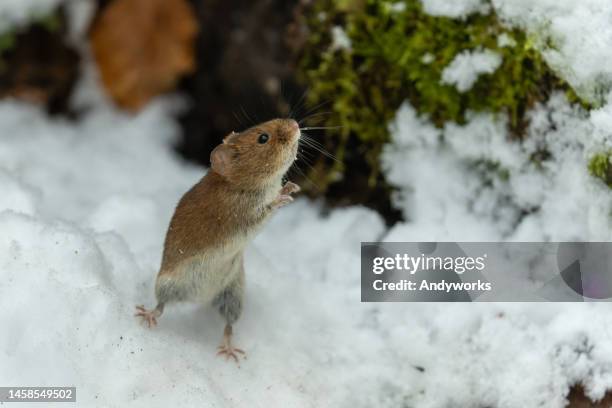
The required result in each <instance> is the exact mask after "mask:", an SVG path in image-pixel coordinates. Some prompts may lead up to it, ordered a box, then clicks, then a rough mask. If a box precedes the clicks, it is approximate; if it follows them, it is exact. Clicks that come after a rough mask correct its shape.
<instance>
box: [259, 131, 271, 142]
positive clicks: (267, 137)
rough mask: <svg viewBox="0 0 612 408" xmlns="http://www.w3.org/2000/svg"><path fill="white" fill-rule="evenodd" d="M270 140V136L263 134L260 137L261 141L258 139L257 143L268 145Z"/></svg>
mask: <svg viewBox="0 0 612 408" xmlns="http://www.w3.org/2000/svg"><path fill="white" fill-rule="evenodd" d="M269 139H270V135H268V134H267V133H262V134H261V135H259V139H257V142H258V143H259V144H264V143H266V142H267V141H268V140H269Z"/></svg>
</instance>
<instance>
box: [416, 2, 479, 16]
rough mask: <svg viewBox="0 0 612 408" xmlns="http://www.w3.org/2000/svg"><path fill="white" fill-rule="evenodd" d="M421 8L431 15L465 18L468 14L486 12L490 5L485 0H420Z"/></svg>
mask: <svg viewBox="0 0 612 408" xmlns="http://www.w3.org/2000/svg"><path fill="white" fill-rule="evenodd" d="M421 3H422V4H423V9H424V10H425V12H426V13H427V14H430V15H432V16H444V17H451V18H465V17H467V16H468V15H470V14H474V13H482V14H486V13H487V12H488V11H489V9H490V7H489V3H488V2H487V1H485V0H421Z"/></svg>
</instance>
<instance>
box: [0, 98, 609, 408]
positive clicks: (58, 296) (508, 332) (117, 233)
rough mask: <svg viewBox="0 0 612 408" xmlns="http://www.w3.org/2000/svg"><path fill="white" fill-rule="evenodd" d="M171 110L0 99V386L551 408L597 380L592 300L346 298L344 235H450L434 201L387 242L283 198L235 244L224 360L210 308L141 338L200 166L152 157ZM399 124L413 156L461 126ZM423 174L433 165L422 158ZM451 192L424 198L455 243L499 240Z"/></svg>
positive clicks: (191, 308) (378, 223)
mask: <svg viewBox="0 0 612 408" xmlns="http://www.w3.org/2000/svg"><path fill="white" fill-rule="evenodd" d="M174 109H175V108H174V107H173V104H172V103H168V101H158V102H156V103H155V104H154V105H152V106H150V107H148V108H147V109H146V110H145V111H144V112H142V113H140V114H139V115H137V116H134V117H130V116H126V115H123V114H120V113H117V112H114V111H113V110H112V109H110V108H107V107H105V106H104V105H101V106H97V107H96V108H95V109H93V110H91V111H90V112H89V113H88V114H87V115H86V116H85V117H84V118H83V119H81V120H79V121H77V122H67V121H63V120H60V119H49V118H47V117H45V116H44V115H43V114H42V113H41V112H39V111H38V110H36V109H35V108H32V107H28V106H25V105H20V104H16V103H13V102H6V101H5V102H2V103H0V134H1V135H2V137H1V138H0V152H1V153H0V155H1V157H2V160H1V161H0V163H2V165H1V168H2V173H1V174H2V175H3V176H2V177H0V183H2V184H1V186H0V188H1V189H2V191H9V192H10V195H9V196H8V197H9V199H6V200H4V201H3V202H2V205H3V207H2V208H3V211H2V212H0V271H1V273H2V278H3V279H2V280H1V281H0V282H1V283H0V310H3V311H4V312H5V313H3V314H2V315H0V325H1V326H2V327H3V332H4V333H6V335H4V336H1V337H0V365H1V366H2V367H3V370H0V383H1V384H7V385H22V384H28V385H34V384H36V385H58V384H61V385H76V386H77V388H78V393H77V395H78V397H77V398H78V400H79V406H135V407H138V406H143V407H144V406H146V407H158V406H159V407H162V406H168V405H170V404H174V405H177V404H178V405H189V406H192V405H197V404H200V405H202V404H204V405H206V406H219V407H247V406H248V407H253V406H262V407H264V406H272V405H282V406H290V407H312V406H317V407H343V406H347V407H348V406H356V407H370V406H376V407H395V406H398V405H400V404H405V405H406V404H407V405H413V406H419V407H447V406H466V407H470V406H482V405H483V404H489V405H495V406H500V407H516V406H524V407H529V406H538V404H540V403H541V404H542V405H541V406H546V407H562V406H563V403H564V398H565V395H566V394H567V392H568V387H569V386H570V385H571V384H572V383H574V382H576V381H579V380H580V381H583V382H584V383H585V385H586V386H587V389H588V390H589V392H590V393H591V395H592V396H593V397H598V396H601V395H602V393H603V392H604V390H605V389H606V387H609V386H610V385H612V384H610V383H611V382H612V378H611V377H610V374H609V373H610V369H611V367H612V357H611V356H612V353H611V351H612V350H610V347H611V346H609V344H612V343H611V342H610V341H609V331H608V328H609V327H610V325H611V324H612V314H611V313H609V307H608V306H607V305H605V304H603V305H602V304H599V305H580V304H567V305H560V304H559V305H537V306H532V305H530V304H517V305H513V304H499V305H495V304H492V305H484V304H481V305H473V304H464V305H462V304H454V305H443V304H367V303H361V302H360V287H361V286H360V276H359V272H358V271H359V242H361V241H371V240H376V239H378V238H380V237H385V239H388V240H392V239H395V238H401V239H403V240H410V239H418V240H422V239H430V238H431V239H435V238H436V237H437V238H442V237H444V238H447V239H449V237H448V236H443V231H444V226H443V225H437V224H436V221H435V219H436V217H440V216H442V215H443V212H442V211H441V209H440V208H437V209H435V210H434V209H433V206H432V212H436V211H438V212H436V214H435V216H436V217H434V216H432V214H428V213H427V212H425V209H424V208H422V207H421V206H420V203H418V202H417V206H416V208H417V209H419V211H420V212H419V211H417V212H415V213H414V216H415V217H416V218H417V219H418V221H417V222H416V223H415V224H412V225H411V224H406V225H405V226H403V227H402V226H398V227H397V228H394V229H393V230H391V231H390V232H387V231H386V229H385V227H384V224H383V222H382V220H381V218H380V217H379V216H378V215H377V214H375V213H374V212H373V211H371V210H367V209H364V208H360V207H351V208H346V209H339V210H334V211H332V212H331V213H330V214H329V215H327V216H322V215H321V205H320V204H318V203H313V202H310V201H308V200H306V199H298V200H297V201H296V202H295V203H293V204H292V205H290V206H288V207H286V208H283V209H282V210H281V211H279V213H278V214H277V215H276V216H275V217H274V218H273V219H272V221H271V223H270V224H269V225H268V226H267V227H266V228H264V230H263V231H262V233H261V234H260V235H259V236H258V237H257V238H256V239H255V241H254V242H253V244H252V245H251V246H250V248H249V250H248V251H247V256H246V268H247V284H248V285H247V298H246V307H245V313H244V315H243V316H242V318H241V319H240V321H239V322H238V324H237V325H236V329H235V330H236V343H237V344H239V345H240V346H242V347H243V348H245V349H246V350H247V352H248V359H247V360H243V361H242V362H241V363H240V366H236V365H235V364H234V363H233V362H227V361H225V360H224V359H223V358H221V357H216V355H215V348H216V346H217V344H218V342H219V341H220V337H221V331H222V327H223V321H222V319H221V317H220V316H219V315H218V314H217V312H216V311H214V310H212V309H211V308H209V307H204V306H197V305H178V306H175V307H169V308H167V310H166V312H165V314H164V316H162V318H161V319H160V325H159V326H158V327H157V328H155V329H153V330H149V329H147V328H144V327H142V326H140V325H139V324H138V322H137V320H136V319H135V318H134V317H133V316H132V314H133V307H134V305H135V304H139V303H145V304H147V305H152V304H153V302H154V299H153V294H152V285H153V280H154V277H155V274H156V272H157V267H158V265H159V261H160V255H161V247H162V239H163V235H164V232H165V228H166V226H167V223H168V220H169V217H170V215H171V213H172V209H173V205H174V204H175V202H176V200H177V199H178V198H179V197H180V195H181V194H182V192H183V191H185V190H186V189H187V188H189V186H190V185H191V184H192V183H194V182H195V181H196V180H197V179H198V178H199V177H200V176H201V175H202V174H204V172H205V169H201V168H198V167H195V166H190V165H186V164H184V163H183V162H182V161H181V160H180V159H179V158H177V157H176V156H175V155H174V154H173V153H172V152H171V150H170V148H169V145H170V144H171V143H172V141H173V140H174V136H175V135H176V133H177V128H176V124H175V123H174V120H173V119H172V113H171V112H173V111H174ZM109 124H112V128H111V127H109ZM407 124H410V125H411V126H413V128H412V130H414V131H415V132H416V136H414V137H412V136H410V134H408V133H406V132H400V133H398V135H401V138H399V139H398V142H399V143H400V144H401V146H402V148H405V147H406V146H409V145H414V146H421V147H420V148H421V149H423V151H428V150H431V149H433V150H435V149H441V146H440V141H441V140H442V138H443V137H444V136H445V135H446V134H448V135H455V136H457V137H460V136H461V135H460V134H459V133H460V132H461V131H464V132H465V131H466V130H465V129H456V128H455V127H449V129H448V130H446V129H445V130H444V131H438V130H437V129H435V128H433V127H431V126H429V125H428V123H427V121H426V120H425V119H423V118H419V117H417V115H416V114H415V113H414V110H411V109H410V108H409V107H408V106H407V105H405V106H404V108H403V109H402V111H401V112H400V115H399V118H398V123H397V126H399V127H401V126H404V127H405V126H407ZM468 126H473V127H474V130H477V129H478V128H480V127H482V128H483V129H485V130H486V131H485V130H482V132H481V133H480V135H479V137H480V138H484V137H485V136H484V135H485V134H486V133H487V132H491V131H493V130H495V129H496V127H495V125H494V124H493V123H491V121H490V120H489V119H488V118H475V119H474V120H473V122H471V124H470V125H468ZM109 129H110V130H109ZM403 129H405V128H403ZM456 132H459V133H456ZM455 133H456V134H455ZM463 136H465V135H463ZM484 140H486V139H484ZM489 143H491V144H498V145H499V146H502V145H503V144H502V143H503V142H502V141H500V140H492V141H490V142H489ZM483 149H484V150H483V154H484V153H490V151H491V150H494V149H491V148H490V147H489V148H487V147H483ZM488 149H489V150H488ZM438 153H439V154H446V153H444V152H438ZM433 154H434V153H433V151H432V152H430V157H433ZM474 154H477V153H474ZM506 154H507V155H510V154H512V152H500V153H499V157H500V158H503V157H504V155H506ZM463 155H469V153H468V150H467V149H466V151H465V152H464V153H463ZM442 157H444V156H442ZM406 158H408V159H411V158H412V159H414V156H408V157H406ZM438 159H439V158H438ZM410 161H411V160H406V162H410ZM504 163H505V162H504ZM421 164H423V163H421ZM439 165H441V166H449V167H450V169H449V170H455V169H456V167H455V166H457V164H456V163H455V162H453V161H450V160H449V161H445V160H439ZM418 167H419V166H418V164H417V165H416V166H415V169H418ZM421 171H422V173H423V174H421V175H426V174H427V173H431V174H433V176H432V177H434V178H435V177H437V178H438V179H441V180H440V181H444V180H442V175H443V174H450V173H451V172H442V171H441V169H440V168H439V167H436V165H435V162H433V161H432V165H431V166H430V167H429V168H421ZM465 172H466V173H465V174H468V173H467V170H465ZM425 181H426V180H425ZM451 181H452V180H451ZM451 181H448V182H445V184H444V186H446V187H447V188H453V187H454V186H453V184H452V183H451ZM463 184H464V183H460V184H459V185H463ZM419 186H420V185H419ZM455 190H456V191H455V192H457V193H458V192H460V190H461V189H460V188H457V189H455ZM419 193H422V191H419ZM433 198H436V197H433ZM433 198H432V196H425V199H431V200H432V203H433V202H434V199H433ZM437 198H439V197H437ZM467 198H468V197H467V194H464V195H462V196H460V197H459V202H458V203H455V204H454V205H451V204H450V203H449V202H446V203H438V204H437V205H438V206H442V207H444V205H446V206H447V207H446V208H447V210H448V211H449V215H448V217H446V218H447V221H446V222H448V223H451V222H454V224H453V223H451V224H449V225H450V227H451V228H456V230H454V234H455V235H454V237H456V238H461V239H466V238H469V237H467V236H466V234H467V232H468V231H471V232H470V234H471V237H473V238H482V236H484V234H488V236H489V237H491V238H495V237H496V236H499V233H498V230H497V229H496V228H494V227H493V226H489V227H487V224H486V223H485V222H482V223H481V224H480V225H478V226H476V227H475V228H472V226H473V225H472V224H470V222H473V223H478V222H480V221H479V220H480V218H479V217H476V216H471V215H470V214H469V211H468V209H466V208H462V206H461V205H459V204H460V203H461V200H467ZM452 216H455V217H456V219H455V220H454V221H453V220H451V218H452ZM493 225H494V224H493ZM466 227H468V228H466ZM401 228H405V234H400V235H398V234H399V231H400V230H401ZM460 228H461V230H460ZM461 231H463V233H462V232H461ZM437 234H442V235H437ZM450 239H452V237H451V238H450ZM587 315H588V316H589V319H588V321H589V324H588V325H587V324H584V321H585V319H584V316H587ZM25 362H27V363H25ZM525 367H529V373H532V374H533V375H529V373H526V372H525ZM420 369H424V371H423V372H421V371H420ZM526 376H527V378H528V379H529V380H528V381H525V378H526ZM440 389H443V390H445V391H444V392H440V391H439V390H440Z"/></svg>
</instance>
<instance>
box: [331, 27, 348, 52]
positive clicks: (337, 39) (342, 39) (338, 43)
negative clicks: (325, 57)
mask: <svg viewBox="0 0 612 408" xmlns="http://www.w3.org/2000/svg"><path fill="white" fill-rule="evenodd" d="M331 33H332V44H331V48H332V49H333V50H340V49H350V48H351V39H350V38H349V36H348V35H347V34H346V31H344V29H343V28H342V27H340V26H333V27H332V31H331Z"/></svg>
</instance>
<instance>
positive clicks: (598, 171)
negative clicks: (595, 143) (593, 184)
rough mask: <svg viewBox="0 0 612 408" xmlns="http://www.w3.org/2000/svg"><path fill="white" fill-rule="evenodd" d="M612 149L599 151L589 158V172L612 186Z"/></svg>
mask: <svg viewBox="0 0 612 408" xmlns="http://www.w3.org/2000/svg"><path fill="white" fill-rule="evenodd" d="M611 160H612V151H608V152H602V153H597V154H596V155H595V156H593V157H592V158H591V160H589V172H590V173H591V175H593V176H594V177H597V178H600V179H601V180H602V181H603V182H604V183H606V184H607V185H608V187H610V188H612V162H611Z"/></svg>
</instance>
